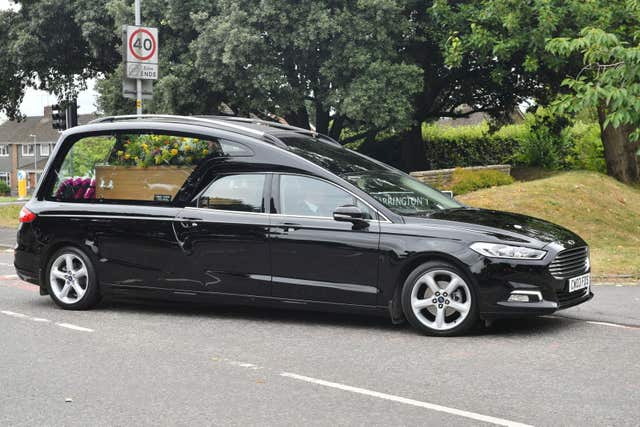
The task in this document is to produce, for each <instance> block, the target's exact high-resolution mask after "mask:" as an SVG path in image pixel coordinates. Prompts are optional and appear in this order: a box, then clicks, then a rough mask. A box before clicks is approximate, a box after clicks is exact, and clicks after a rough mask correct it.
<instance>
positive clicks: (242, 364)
mask: <svg viewBox="0 0 640 427" xmlns="http://www.w3.org/2000/svg"><path fill="white" fill-rule="evenodd" d="M227 362H228V363H229V364H230V365H233V366H240V367H241V368H248V369H261V368H260V366H258V365H254V364H253V363H246V362H238V361H235V360H228V361H227Z"/></svg>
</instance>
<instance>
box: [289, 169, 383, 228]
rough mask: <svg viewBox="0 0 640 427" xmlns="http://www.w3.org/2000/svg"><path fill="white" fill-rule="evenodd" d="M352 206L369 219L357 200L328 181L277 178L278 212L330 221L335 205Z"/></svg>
mask: <svg viewBox="0 0 640 427" xmlns="http://www.w3.org/2000/svg"><path fill="white" fill-rule="evenodd" d="M345 205H355V206H357V207H359V208H360V209H361V210H362V211H363V212H364V213H365V217H366V218H369V219H371V218H373V212H372V211H371V209H370V208H369V207H368V206H366V205H365V204H364V203H362V202H361V201H360V200H359V199H358V198H357V197H355V196H353V195H352V194H350V193H348V192H346V191H345V190H342V189H341V188H338V187H336V186H335V185H333V184H329V183H328V182H325V181H322V180H319V179H316V178H311V177H304V176H298V175H281V176H280V213H281V214H283V215H298V216H311V217H327V218H332V217H333V212H334V211H335V210H336V208H337V207H339V206H345Z"/></svg>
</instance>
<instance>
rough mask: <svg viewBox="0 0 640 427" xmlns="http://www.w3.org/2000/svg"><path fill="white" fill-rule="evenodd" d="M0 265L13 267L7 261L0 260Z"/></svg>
mask: <svg viewBox="0 0 640 427" xmlns="http://www.w3.org/2000/svg"><path fill="white" fill-rule="evenodd" d="M0 265H1V266H3V267H13V264H10V263H8V262H0Z"/></svg>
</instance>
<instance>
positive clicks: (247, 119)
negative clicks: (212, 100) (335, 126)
mask: <svg viewBox="0 0 640 427" xmlns="http://www.w3.org/2000/svg"><path fill="white" fill-rule="evenodd" d="M205 117H206V116H205ZM213 117H214V118H216V119H219V120H225V121H229V122H241V123H253V124H257V125H264V126H269V127H273V128H278V129H285V130H293V131H296V132H300V133H305V134H310V135H318V132H316V131H313V130H309V129H305V128H301V127H297V126H291V125H285V124H283V123H280V122H271V121H269V120H263V119H254V118H252V117H238V116H213Z"/></svg>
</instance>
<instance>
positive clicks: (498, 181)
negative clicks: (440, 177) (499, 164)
mask: <svg viewBox="0 0 640 427" xmlns="http://www.w3.org/2000/svg"><path fill="white" fill-rule="evenodd" d="M513 182H514V179H513V177H511V176H510V175H507V174H505V173H502V172H500V171H497V170H492V169H486V170H476V171H473V170H468V169H461V168H456V170H455V171H453V177H452V178H451V191H453V194H456V195H460V194H465V193H470V192H472V191H476V190H480V189H482V188H489V187H495V186H498V185H507V184H512V183H513Z"/></svg>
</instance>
